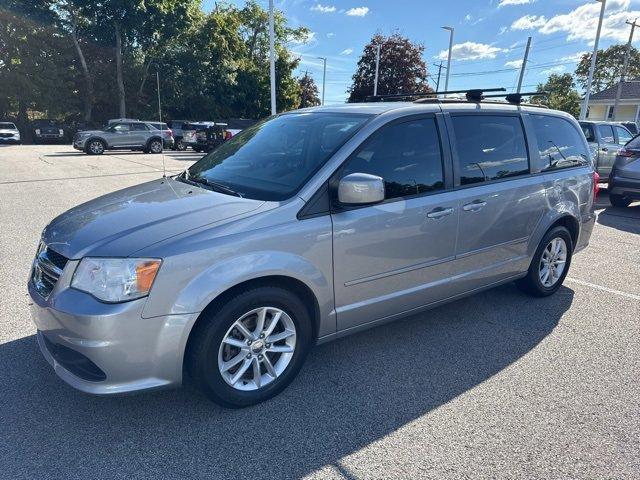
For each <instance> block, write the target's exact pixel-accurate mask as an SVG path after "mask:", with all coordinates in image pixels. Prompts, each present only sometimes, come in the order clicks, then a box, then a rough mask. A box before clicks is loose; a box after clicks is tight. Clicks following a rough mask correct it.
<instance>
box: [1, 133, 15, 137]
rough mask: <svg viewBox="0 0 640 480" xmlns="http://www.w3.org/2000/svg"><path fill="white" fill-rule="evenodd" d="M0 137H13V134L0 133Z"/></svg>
mask: <svg viewBox="0 0 640 480" xmlns="http://www.w3.org/2000/svg"><path fill="white" fill-rule="evenodd" d="M0 137H2V138H9V137H13V133H0Z"/></svg>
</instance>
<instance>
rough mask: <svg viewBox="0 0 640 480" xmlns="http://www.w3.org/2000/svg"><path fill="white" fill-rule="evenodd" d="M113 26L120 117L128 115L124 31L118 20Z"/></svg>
mask: <svg viewBox="0 0 640 480" xmlns="http://www.w3.org/2000/svg"><path fill="white" fill-rule="evenodd" d="M113 27H114V30H115V34H116V77H117V82H118V100H119V102H118V103H119V107H120V108H119V110H120V118H125V117H126V108H125V99H124V80H123V78H122V32H121V31H120V24H119V23H118V22H117V21H114V22H113Z"/></svg>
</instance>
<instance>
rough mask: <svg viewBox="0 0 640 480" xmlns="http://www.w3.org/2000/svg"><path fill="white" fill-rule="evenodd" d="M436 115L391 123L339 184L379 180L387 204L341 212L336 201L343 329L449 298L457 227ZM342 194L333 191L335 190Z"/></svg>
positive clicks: (371, 141) (344, 170)
mask: <svg viewBox="0 0 640 480" xmlns="http://www.w3.org/2000/svg"><path fill="white" fill-rule="evenodd" d="M443 130H444V125H443V123H442V122H441V121H438V119H437V118H436V116H434V115H428V116H419V117H413V118H412V119H410V120H409V119H403V120H400V121H396V122H393V123H391V124H388V125H386V126H384V127H382V128H381V129H379V130H378V131H377V132H375V133H374V134H373V135H372V136H371V137H369V139H367V140H366V141H365V142H364V143H363V144H362V146H361V147H360V148H359V149H358V150H357V151H356V152H355V153H354V154H353V155H352V156H351V157H350V158H349V159H348V160H347V161H346V162H345V164H344V165H343V166H342V167H341V168H340V169H339V170H338V172H336V175H335V176H334V178H333V180H332V185H333V186H334V187H335V186H336V185H337V183H338V182H339V180H340V179H341V178H343V177H344V176H346V175H348V174H350V173H368V174H372V175H378V176H380V177H382V178H383V179H384V181H385V201H384V202H382V203H380V204H376V205H371V206H363V207H358V208H347V207H345V208H341V207H340V206H339V205H338V204H337V199H336V198H335V197H334V199H333V201H334V208H333V212H332V215H331V217H332V220H333V253H334V285H335V302H336V311H337V321H338V330H344V329H348V328H351V327H355V326H357V325H360V324H365V323H369V322H373V321H376V320H380V319H383V318H387V317H390V316H392V315H394V314H399V313H402V312H407V311H410V310H412V309H415V308H417V307H420V306H422V305H426V304H429V303H431V302H434V301H436V300H440V299H442V298H444V297H446V296H447V293H446V292H447V288H448V285H447V284H448V280H449V277H450V269H451V267H450V263H451V262H452V260H453V257H454V252H455V243H456V235H457V225H458V210H457V208H456V206H457V205H456V203H457V202H456V199H455V192H453V191H452V189H451V169H450V160H449V158H450V157H449V151H448V149H447V148H443V145H447V143H448V142H447V141H446V140H445V141H444V142H441V140H440V135H439V133H440V134H441V133H442V132H443ZM334 190H336V189H335V188H332V191H334Z"/></svg>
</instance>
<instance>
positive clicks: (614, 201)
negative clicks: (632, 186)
mask: <svg viewBox="0 0 640 480" xmlns="http://www.w3.org/2000/svg"><path fill="white" fill-rule="evenodd" d="M609 201H610V202H611V205H613V206H614V207H620V208H626V207H628V206H629V205H631V199H629V198H626V197H623V196H622V195H616V194H615V193H611V194H609Z"/></svg>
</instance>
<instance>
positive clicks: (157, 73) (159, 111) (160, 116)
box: [156, 65, 162, 122]
mask: <svg viewBox="0 0 640 480" xmlns="http://www.w3.org/2000/svg"><path fill="white" fill-rule="evenodd" d="M156 85H157V87H158V120H159V121H160V122H162V109H161V108H160V73H159V72H158V69H157V65H156Z"/></svg>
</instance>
